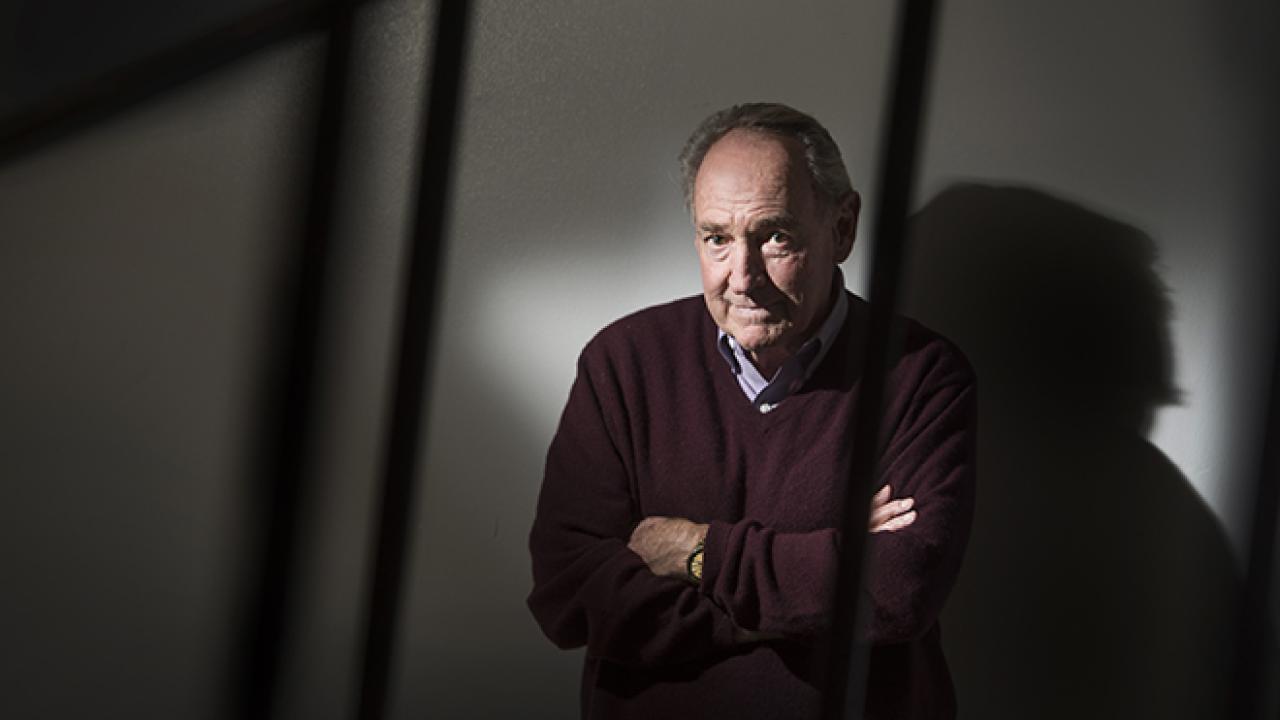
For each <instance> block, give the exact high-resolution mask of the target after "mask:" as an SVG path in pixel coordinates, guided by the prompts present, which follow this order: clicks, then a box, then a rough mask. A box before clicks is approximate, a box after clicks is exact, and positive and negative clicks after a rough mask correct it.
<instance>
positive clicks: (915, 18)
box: [822, 0, 935, 720]
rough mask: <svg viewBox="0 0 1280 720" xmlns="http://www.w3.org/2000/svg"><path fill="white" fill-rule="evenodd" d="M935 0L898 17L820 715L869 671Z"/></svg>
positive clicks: (857, 702) (854, 708) (857, 696)
mask: <svg viewBox="0 0 1280 720" xmlns="http://www.w3.org/2000/svg"><path fill="white" fill-rule="evenodd" d="M934 5H935V4H934V2H933V0H904V2H903V3H902V4H901V5H900V10H899V13H900V14H899V16H898V23H899V26H898V33H899V34H898V40H897V52H896V54H895V60H894V63H895V65H894V84H893V97H892V101H891V102H892V104H891V106H890V111H889V115H888V117H887V118H886V123H885V133H886V135H885V137H884V139H883V141H882V143H881V146H880V147H881V158H880V177H879V190H880V203H879V207H878V210H877V214H876V227H875V239H876V242H875V245H874V246H873V248H872V251H871V297H870V300H871V311H870V318H869V321H868V327H867V329H866V334H865V336H864V337H865V340H866V344H865V346H864V347H866V357H865V358H864V363H865V364H864V368H865V370H864V373H863V388H862V391H861V392H862V396H861V397H860V398H859V405H858V417H857V419H856V421H855V424H854V428H853V437H852V438H851V442H852V443H853V446H852V447H853V448H854V455H853V485H852V487H851V491H850V492H848V493H845V502H844V524H843V534H842V538H843V540H842V541H843V543H844V545H843V547H842V548H841V554H840V580H839V583H838V585H837V588H836V607H837V608H839V609H840V612H839V613H837V615H836V617H835V623H834V627H833V628H832V637H831V642H832V646H831V648H830V662H829V665H828V666H827V667H828V675H827V677H828V681H827V688H826V692H825V693H824V695H823V713H822V716H823V717H824V718H827V719H828V720H834V719H835V718H843V717H862V712H863V704H864V700H863V698H864V697H865V695H864V687H863V684H864V673H863V672H862V670H861V663H858V664H855V663H854V662H853V660H854V657H853V654H854V634H855V633H854V629H855V627H857V624H858V617H857V606H858V590H859V587H860V584H861V582H860V581H861V577H862V559H863V553H864V551H865V546H866V534H867V520H866V519H867V511H868V509H869V507H870V503H871V489H872V486H873V482H874V480H875V477H874V475H875V472H876V463H877V460H878V457H877V456H878V449H877V444H878V440H877V439H878V437H879V430H880V415H881V409H882V408H881V405H882V404H883V402H884V395H885V393H884V389H885V388H884V383H885V376H886V373H887V372H888V368H889V366H890V362H891V360H892V357H893V355H894V354H895V353H894V350H893V348H892V347H891V340H892V338H891V323H892V320H893V316H894V312H895V309H896V306H897V300H898V285H899V281H900V280H901V275H902V245H903V235H904V232H905V229H906V220H907V212H908V211H909V210H910V206H911V198H912V192H913V183H914V180H915V166H916V154H917V146H918V144H919V135H920V124H921V118H922V116H923V112H924V93H925V82H926V79H927V75H928V68H929V53H930V48H931V46H932V43H933V28H934V14H935V12H934V10H935V8H934Z"/></svg>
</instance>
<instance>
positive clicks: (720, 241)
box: [703, 235, 729, 247]
mask: <svg viewBox="0 0 1280 720" xmlns="http://www.w3.org/2000/svg"><path fill="white" fill-rule="evenodd" d="M703 242H705V243H706V244H708V245H711V246H714V247H720V246H722V245H727V244H728V243H729V238H726V237H725V236H723V235H708V236H706V237H705V238H703Z"/></svg>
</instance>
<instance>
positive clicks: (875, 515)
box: [868, 498, 916, 527]
mask: <svg viewBox="0 0 1280 720" xmlns="http://www.w3.org/2000/svg"><path fill="white" fill-rule="evenodd" d="M915 504H916V501H915V498H902V499H899V500H894V501H893V502H890V503H886V504H884V505H881V506H880V507H877V508H874V509H872V511H871V517H870V519H869V521H868V522H869V523H870V525H871V526H872V527H874V526H876V525H879V524H881V523H883V522H886V521H888V520H889V519H891V518H893V517H895V516H897V515H901V514H903V513H905V512H907V511H908V510H910V509H911V508H912V507H914V506H915Z"/></svg>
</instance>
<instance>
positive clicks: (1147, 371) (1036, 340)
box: [904, 184, 1239, 718]
mask: <svg viewBox="0 0 1280 720" xmlns="http://www.w3.org/2000/svg"><path fill="white" fill-rule="evenodd" d="M909 242H910V245H909V252H910V253H911V255H910V257H911V261H910V262H911V265H910V266H909V271H908V275H907V286H908V291H907V294H906V297H905V298H904V300H905V308H906V311H907V313H908V314H910V315H912V316H913V317H916V318H918V319H919V320H920V321H921V322H923V323H925V324H926V325H929V326H930V327H932V328H934V329H936V330H938V331H939V332H942V333H943V334H945V335H947V336H948V337H950V338H951V339H953V340H954V341H955V342H956V343H957V344H959V345H960V346H961V348H963V349H964V351H965V353H966V354H967V355H968V356H969V359H970V360H971V362H972V363H973V365H974V367H975V368H976V370H977V373H978V381H979V423H980V425H979V463H978V466H979V478H978V483H979V484H978V507H977V516H976V518H975V524H974V529H973V535H972V538H971V541H970V546H969V550H968V554H967V556H966V560H965V566H964V568H963V570H962V574H961V577H960V580H959V583H958V585H957V587H956V589H955V591H954V593H953V595H952V597H951V600H950V603H949V605H948V607H947V610H946V612H945V617H944V620H943V627H944V642H945V644H946V649H947V654H948V658H949V660H950V664H951V667H952V671H953V673H954V675H955V680H956V685H957V692H958V695H959V702H960V709H961V717H962V718H1025V717H1037V718H1081V717H1088V718H1111V717H1115V718H1128V717H1160V718H1208V717H1221V716H1222V715H1223V714H1224V713H1225V712H1226V709H1227V690H1228V687H1229V681H1230V672H1231V660H1232V658H1233V656H1232V633H1233V632H1234V620H1233V617H1234V610H1235V607H1236V606H1235V603H1236V601H1237V594H1238V584H1239V581H1238V578H1237V577H1236V570H1235V566H1234V565H1233V561H1232V557H1231V554H1230V550H1229V547H1228V545H1227V540H1226V537H1225V535H1224V533H1223V532H1222V530H1221V527H1220V526H1219V524H1218V523H1217V522H1216V520H1215V519H1214V517H1213V515H1212V514H1211V513H1210V511H1209V509H1208V507H1207V506H1206V505H1205V504H1204V503H1203V501H1202V500H1201V499H1200V497H1199V496H1198V495H1197V494H1196V492H1195V491H1194V490H1193V489H1192V487H1191V486H1190V485H1189V484H1188V482H1187V479H1186V478H1185V477H1184V476H1183V475H1182V474H1181V473H1180V472H1179V470H1178V468H1177V467H1175V466H1174V465H1173V464H1172V463H1171V462H1170V461H1169V459H1168V458H1167V457H1165V456H1164V455H1163V454H1162V453H1161V452H1160V451H1159V450H1158V449H1157V448H1155V447H1154V446H1153V445H1152V444H1151V443H1150V442H1148V441H1147V439H1146V435H1147V433H1148V431H1149V430H1150V427H1151V422H1152V418H1153V415H1154V412H1155V411H1156V410H1157V409H1158V408H1159V407H1160V406H1161V405H1165V404H1170V403H1176V402H1177V401H1178V399H1179V392H1178V390H1177V388H1176V387H1175V386H1174V384H1173V373H1172V367H1173V357H1172V346H1171V342H1170V338H1169V319H1170V304H1169V301H1168V298H1167V291H1166V289H1165V286H1164V284H1163V282H1162V281H1161V280H1160V277H1159V275H1158V273H1157V270H1156V263H1157V259H1158V258H1157V252H1156V246H1155V243H1154V242H1153V241H1152V240H1151V238H1149V237H1148V236H1146V235H1145V234H1144V233H1143V232H1142V231H1140V230H1138V229H1137V228H1135V227H1132V226H1130V225H1127V224H1124V223H1122V222H1119V221H1116V220H1114V219H1111V218H1108V217H1104V216H1103V215H1100V214H1098V213H1096V212H1094V211H1092V210H1089V209H1087V208H1084V207H1082V206H1080V205H1077V204H1074V203H1071V202H1068V201H1065V200H1062V199H1059V198H1055V197H1053V196H1051V195H1048V194H1046V193H1043V192H1040V191H1037V190H1033V189H1028V188H1023V187H998V186H987V185H976V184H962V185H955V186H952V187H950V188H948V189H946V190H944V191H943V192H942V193H940V194H939V195H937V196H936V197H935V198H934V199H933V200H931V201H930V202H929V203H928V205H927V206H926V207H925V208H924V209H923V210H921V211H920V212H919V213H918V214H916V215H915V216H914V217H913V219H912V235H911V239H910V241H909Z"/></svg>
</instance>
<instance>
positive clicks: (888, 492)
mask: <svg viewBox="0 0 1280 720" xmlns="http://www.w3.org/2000/svg"><path fill="white" fill-rule="evenodd" d="M892 495H893V488H891V487H889V486H888V485H885V486H884V487H882V488H880V489H879V490H877V491H876V494H875V495H872V496H871V507H876V506H878V505H883V504H885V503H886V502H888V501H889V498H890V497H891V496H892Z"/></svg>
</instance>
